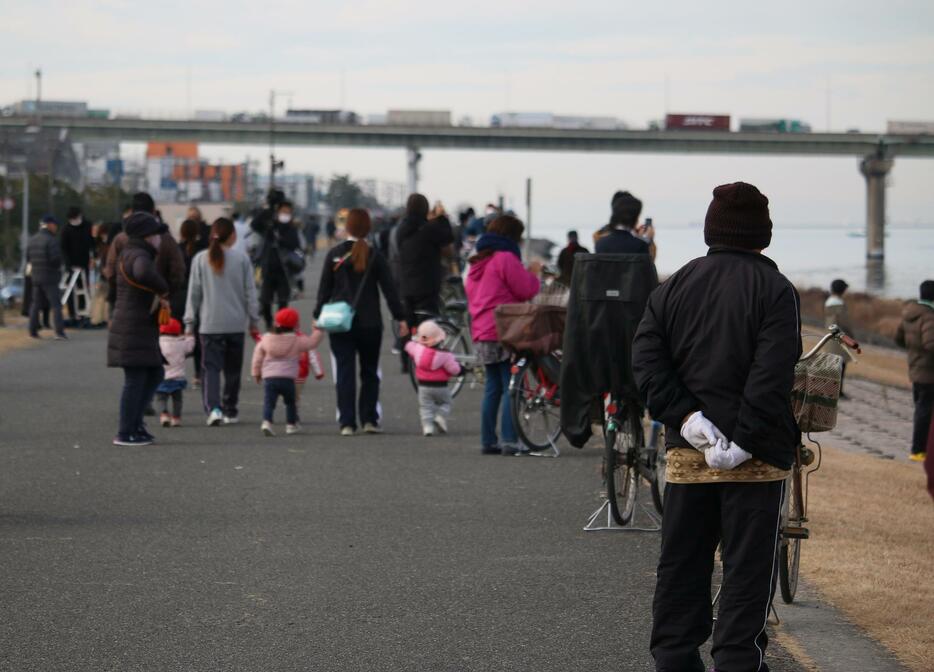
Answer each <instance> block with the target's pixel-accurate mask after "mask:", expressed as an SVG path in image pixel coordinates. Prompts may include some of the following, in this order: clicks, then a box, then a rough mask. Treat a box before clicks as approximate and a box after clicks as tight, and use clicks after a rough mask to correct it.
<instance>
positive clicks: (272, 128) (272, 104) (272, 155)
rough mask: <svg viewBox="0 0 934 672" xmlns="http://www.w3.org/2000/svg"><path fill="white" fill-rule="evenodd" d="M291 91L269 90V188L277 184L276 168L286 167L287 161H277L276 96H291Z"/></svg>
mask: <svg viewBox="0 0 934 672" xmlns="http://www.w3.org/2000/svg"><path fill="white" fill-rule="evenodd" d="M291 95H292V93H291V91H276V90H274V89H270V91H269V188H270V189H272V188H273V187H275V186H276V170H277V169H279V168H284V167H285V161H282V160H280V161H276V96H291Z"/></svg>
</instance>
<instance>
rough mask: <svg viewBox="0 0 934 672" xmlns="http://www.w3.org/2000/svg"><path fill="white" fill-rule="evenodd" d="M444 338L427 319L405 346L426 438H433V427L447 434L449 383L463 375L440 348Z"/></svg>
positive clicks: (440, 331) (434, 323)
mask: <svg viewBox="0 0 934 672" xmlns="http://www.w3.org/2000/svg"><path fill="white" fill-rule="evenodd" d="M444 336H445V335H444V329H442V328H441V327H440V326H438V323H437V322H435V321H434V320H426V321H425V322H422V323H421V324H420V325H418V331H417V332H416V334H415V339H414V340H411V341H409V342H408V343H406V344H405V351H406V352H407V353H408V354H409V356H410V357H411V358H412V362H413V364H414V366H415V380H416V381H417V382H418V409H419V415H420V416H421V419H422V433H423V434H424V435H425V436H433V435H434V433H435V429H436V428H437V430H438V431H439V432H441V433H442V434H447V432H448V416H450V415H451V388H449V387H448V381H449V380H451V378H453V377H455V376H459V375H461V374H462V373H463V369H462V368H461V365H460V364H458V363H457V360H456V359H455V358H454V355H453V354H452V353H450V352H448V351H447V350H442V349H441V348H440V346H441V344H442V343H444Z"/></svg>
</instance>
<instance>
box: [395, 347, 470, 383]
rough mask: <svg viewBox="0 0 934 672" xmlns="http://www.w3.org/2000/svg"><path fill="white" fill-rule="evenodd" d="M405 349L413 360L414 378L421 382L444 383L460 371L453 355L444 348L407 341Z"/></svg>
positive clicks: (459, 366)
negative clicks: (439, 348) (438, 348)
mask: <svg viewBox="0 0 934 672" xmlns="http://www.w3.org/2000/svg"><path fill="white" fill-rule="evenodd" d="M405 351H406V352H407V353H409V356H410V357H411V358H412V361H413V362H415V379H416V380H418V381H420V382H422V383H446V382H448V381H449V380H450V379H451V378H452V377H454V376H456V375H458V374H459V373H460V372H461V365H460V364H458V362H457V360H456V359H455V358H454V355H453V354H451V353H450V352H447V351H445V350H437V349H435V348H429V347H428V346H427V345H422V344H421V343H416V342H415V341H409V342H408V343H406V344H405Z"/></svg>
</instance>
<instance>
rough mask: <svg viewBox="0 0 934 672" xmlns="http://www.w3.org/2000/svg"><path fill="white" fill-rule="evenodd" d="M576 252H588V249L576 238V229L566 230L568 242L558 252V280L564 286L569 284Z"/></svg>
mask: <svg viewBox="0 0 934 672" xmlns="http://www.w3.org/2000/svg"><path fill="white" fill-rule="evenodd" d="M578 254H590V250H588V249H587V248H586V247H584V246H583V245H581V244H580V243H579V242H578V240H577V231H568V244H567V247H565V248H564V249H563V250H561V253H560V254H558V271H559V272H560V275H558V282H560V283H561V284H562V285H564V286H565V287H570V286H571V275H572V274H573V272H574V257H576V256H577V255H578Z"/></svg>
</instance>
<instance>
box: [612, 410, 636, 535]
mask: <svg viewBox="0 0 934 672" xmlns="http://www.w3.org/2000/svg"><path fill="white" fill-rule="evenodd" d="M633 430H634V425H633V422H632V418H631V417H629V418H626V419H625V420H624V421H623V424H622V426H621V427H620V428H619V431H615V430H609V431H607V433H606V446H605V452H604V470H605V477H606V498H607V501H609V503H610V515H612V516H613V520H614V521H616V524H617V525H628V524H629V521H630V520H632V513H633V511H634V510H635V506H636V489H637V488H638V487H639V470H638V469H637V468H636V465H635V464H634V460H633V459H632V458H633V457H634V456H635V455H637V454H638V448H639V446H640V445H641V441H638V434H637V433H636V432H635V431H633ZM639 433H640V434H641V427H639Z"/></svg>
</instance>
